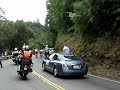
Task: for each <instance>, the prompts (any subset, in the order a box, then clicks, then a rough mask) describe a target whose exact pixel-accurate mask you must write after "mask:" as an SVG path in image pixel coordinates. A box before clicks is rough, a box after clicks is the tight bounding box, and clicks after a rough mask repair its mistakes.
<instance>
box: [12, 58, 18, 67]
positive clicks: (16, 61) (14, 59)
mask: <svg viewBox="0 0 120 90" xmlns="http://www.w3.org/2000/svg"><path fill="white" fill-rule="evenodd" d="M12 60H13V62H14V63H15V64H16V65H18V62H19V58H18V56H13V57H12Z"/></svg>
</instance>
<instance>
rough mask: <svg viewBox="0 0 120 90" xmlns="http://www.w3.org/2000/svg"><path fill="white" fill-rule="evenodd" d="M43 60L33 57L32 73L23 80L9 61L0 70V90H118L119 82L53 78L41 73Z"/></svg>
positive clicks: (87, 77) (94, 78)
mask: <svg viewBox="0 0 120 90" xmlns="http://www.w3.org/2000/svg"><path fill="white" fill-rule="evenodd" d="M43 59H44V58H40V57H38V58H35V56H33V63H34V65H33V72H32V73H30V74H28V77H27V80H23V79H22V78H20V76H19V75H18V74H17V72H16V69H17V66H16V65H15V64H14V63H13V62H12V60H11V59H9V60H7V61H4V62H3V68H0V90H120V82H113V81H110V80H105V79H101V78H97V77H94V76H91V75H86V76H84V77H83V78H80V77H60V78H57V77H54V76H53V74H51V73H49V72H45V71H42V67H41V63H42V60H43Z"/></svg>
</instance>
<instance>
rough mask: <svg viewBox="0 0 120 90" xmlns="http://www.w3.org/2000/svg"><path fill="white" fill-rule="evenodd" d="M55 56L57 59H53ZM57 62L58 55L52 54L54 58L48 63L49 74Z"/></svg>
mask: <svg viewBox="0 0 120 90" xmlns="http://www.w3.org/2000/svg"><path fill="white" fill-rule="evenodd" d="M56 55H57V59H55V56H56ZM58 62H59V55H58V54H54V56H53V57H52V59H51V61H50V62H49V69H50V71H51V72H53V69H54V67H55V66H56V64H57V63H58Z"/></svg>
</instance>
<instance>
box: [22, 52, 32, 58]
mask: <svg viewBox="0 0 120 90" xmlns="http://www.w3.org/2000/svg"><path fill="white" fill-rule="evenodd" d="M22 59H26V60H31V59H32V51H30V50H29V51H23V52H22Z"/></svg>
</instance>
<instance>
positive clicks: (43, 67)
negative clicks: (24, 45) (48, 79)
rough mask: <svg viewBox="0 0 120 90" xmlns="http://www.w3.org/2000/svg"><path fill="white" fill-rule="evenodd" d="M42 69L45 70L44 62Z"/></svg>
mask: <svg viewBox="0 0 120 90" xmlns="http://www.w3.org/2000/svg"><path fill="white" fill-rule="evenodd" d="M42 70H43V71H45V64H44V63H43V64H42Z"/></svg>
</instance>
